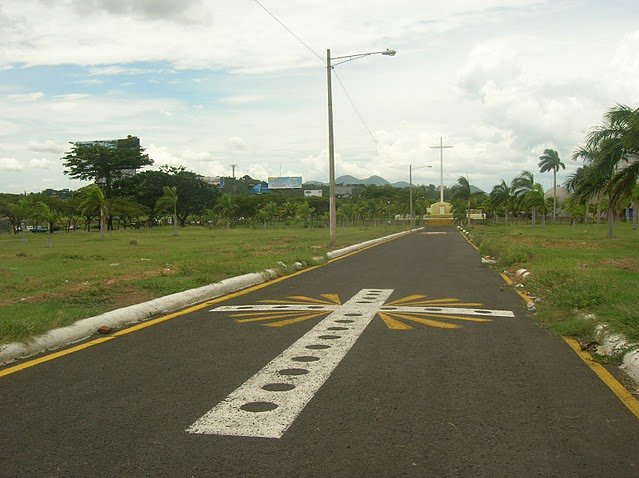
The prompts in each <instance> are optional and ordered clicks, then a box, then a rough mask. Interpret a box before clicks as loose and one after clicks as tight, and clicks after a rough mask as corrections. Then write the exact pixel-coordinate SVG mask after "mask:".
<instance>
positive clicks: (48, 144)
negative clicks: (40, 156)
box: [29, 139, 69, 154]
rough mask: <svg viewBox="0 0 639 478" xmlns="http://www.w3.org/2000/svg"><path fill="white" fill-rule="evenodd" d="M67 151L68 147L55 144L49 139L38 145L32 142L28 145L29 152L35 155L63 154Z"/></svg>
mask: <svg viewBox="0 0 639 478" xmlns="http://www.w3.org/2000/svg"><path fill="white" fill-rule="evenodd" d="M68 149H69V147H68V145H65V144H60V143H56V142H55V141H51V140H50V139H49V140H47V141H45V142H43V143H38V142H35V141H32V142H30V143H29V150H31V151H35V152H37V153H54V154H58V153H64V152H65V151H67V150H68Z"/></svg>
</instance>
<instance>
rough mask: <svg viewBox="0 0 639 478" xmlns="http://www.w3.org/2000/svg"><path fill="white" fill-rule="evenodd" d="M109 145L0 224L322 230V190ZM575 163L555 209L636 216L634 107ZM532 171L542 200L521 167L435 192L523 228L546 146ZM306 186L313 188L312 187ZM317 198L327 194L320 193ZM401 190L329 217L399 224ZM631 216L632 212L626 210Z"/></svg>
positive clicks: (357, 191) (85, 151)
mask: <svg viewBox="0 0 639 478" xmlns="http://www.w3.org/2000/svg"><path fill="white" fill-rule="evenodd" d="M112 143H113V144H108V145H105V144H101V143H98V142H93V143H76V144H74V145H73V148H72V149H71V151H69V152H68V153H67V154H66V155H65V156H64V157H63V158H62V160H63V161H64V166H65V173H66V174H68V175H69V176H70V177H72V178H75V179H81V180H89V181H92V182H93V183H94V184H92V185H90V186H87V187H85V188H82V189H80V190H78V191H75V192H68V193H69V194H67V195H64V196H62V195H58V196H60V197H55V192H53V191H48V194H47V192H45V193H41V194H31V195H29V196H26V197H25V196H18V195H6V194H5V195H2V194H0V218H2V217H6V218H8V220H9V222H10V224H11V227H12V229H13V231H14V232H16V233H17V232H19V231H20V230H24V226H26V223H27V222H30V223H31V224H32V225H34V224H46V225H47V227H48V230H49V231H53V229H54V228H56V227H62V228H65V229H67V230H72V229H75V228H76V227H77V225H78V224H79V223H83V226H84V227H85V228H86V229H87V230H88V229H90V228H91V224H92V222H93V221H95V220H96V219H97V220H98V221H99V225H100V230H101V232H102V234H104V231H105V230H107V229H113V228H114V227H125V228H126V227H141V226H143V225H145V226H154V225H157V224H160V223H167V222H172V223H173V225H174V228H175V233H176V234H177V226H178V224H179V225H180V226H182V227H184V226H185V225H186V224H188V223H196V224H201V225H209V226H212V225H217V224H223V225H225V226H226V227H230V226H232V225H234V224H238V223H243V224H251V225H256V224H263V225H264V226H268V225H269V224H271V223H274V222H283V223H285V224H289V223H291V222H295V221H303V222H304V224H305V225H311V226H312V225H316V224H323V223H324V222H326V221H327V216H328V199H327V198H326V194H324V197H320V198H316V197H313V198H304V197H303V196H302V195H301V191H299V190H298V191H293V192H288V193H287V192H279V191H273V192H270V193H269V194H268V195H252V194H248V191H249V190H250V188H251V186H252V185H254V184H257V183H259V182H260V181H259V180H254V179H252V178H250V177H248V176H245V177H244V178H240V179H239V180H235V179H234V178H233V179H231V178H229V180H228V181H227V187H226V188H225V189H221V188H220V187H219V186H216V185H212V184H209V183H208V182H207V181H206V180H205V179H204V178H203V177H202V176H200V175H198V174H196V173H194V172H192V171H187V170H186V169H185V168H183V167H178V168H176V167H169V166H163V167H161V168H160V169H159V170H157V171H143V172H138V170H139V169H141V168H142V167H144V166H149V165H151V164H153V160H152V159H151V158H149V157H148V155H147V154H146V153H145V151H144V149H143V148H141V147H140V146H139V140H138V139H137V138H135V137H132V136H129V137H127V139H125V140H118V141H117V142H112ZM573 159H575V160H577V159H581V160H583V162H584V165H583V166H582V167H580V168H579V169H578V170H577V172H576V173H575V174H573V175H571V176H570V177H569V179H568V180H567V181H566V182H565V184H564V185H565V186H566V187H567V189H568V190H569V191H570V192H571V193H572V198H571V199H570V200H567V201H564V203H563V204H562V209H563V210H564V211H566V212H568V213H569V214H570V215H571V216H572V217H583V219H584V220H587V218H588V215H589V213H595V210H596V213H597V214H596V215H597V217H599V211H600V210H604V211H606V214H607V217H608V221H609V225H610V227H609V236H610V237H613V236H614V220H615V216H616V215H617V214H618V213H619V211H620V210H621V209H623V208H624V207H626V206H627V205H628V204H629V203H632V205H633V211H636V203H637V200H638V195H639V191H638V189H639V188H638V187H637V179H638V176H639V109H635V110H633V109H631V108H629V107H628V106H623V105H617V106H616V107H614V108H611V109H610V110H609V111H608V112H607V113H606V114H605V116H604V121H603V122H602V124H601V125H599V126H597V127H595V128H594V129H593V130H592V132H591V133H590V134H589V135H588V137H587V138H586V142H585V145H584V146H582V147H580V148H579V149H578V150H577V151H576V152H575V153H574V155H573ZM539 168H540V172H542V173H545V172H550V171H552V172H553V191H554V192H553V197H552V198H551V199H546V198H545V195H544V191H543V188H542V185H541V184H540V183H537V182H536V181H535V178H534V175H533V173H532V172H531V171H523V172H522V173H521V174H520V175H519V176H517V177H516V178H514V179H513V180H512V181H511V182H510V183H507V182H506V181H505V180H503V179H502V180H501V182H500V183H499V184H497V185H496V186H494V187H493V189H492V191H491V193H490V194H485V193H483V192H481V191H478V190H477V188H473V187H472V186H471V184H470V183H469V181H468V178H465V177H460V178H459V179H458V181H457V184H456V185H454V186H453V187H452V188H450V189H449V188H445V190H444V199H445V200H447V201H449V202H452V204H453V212H454V215H455V217H456V218H457V219H458V220H459V221H464V220H466V221H470V211H471V210H472V209H481V210H483V211H484V212H485V213H487V215H488V217H489V218H494V219H495V220H497V219H498V218H499V217H503V218H504V222H506V223H507V222H508V221H509V218H515V219H518V218H521V217H525V218H530V221H531V223H532V224H533V225H535V224H536V223H537V217H538V214H541V223H542V224H544V223H545V220H546V217H547V215H548V214H549V212H550V211H552V220H553V221H555V220H556V217H557V213H556V211H557V207H558V202H557V194H556V190H557V181H556V175H557V172H558V171H559V170H560V169H563V168H565V165H564V164H563V162H562V161H561V159H560V158H559V155H558V153H557V152H556V151H555V150H552V149H546V150H545V151H544V153H543V154H542V155H541V156H540V157H539ZM313 188H314V189H315V188H317V186H314V187H313ZM323 189H324V190H325V193H326V192H327V191H326V189H327V188H323ZM409 196H410V194H409V191H408V189H407V188H404V189H398V188H393V187H391V186H364V185H359V186H354V187H353V193H352V195H351V196H350V197H347V198H338V201H337V214H338V218H339V220H340V221H341V222H342V223H343V224H355V223H369V224H379V223H381V222H387V221H393V220H395V219H396V218H397V217H400V218H402V219H407V218H408V214H409V210H410V204H409ZM413 197H414V198H415V200H414V213H415V216H416V217H417V218H418V221H420V220H421V218H423V217H424V216H425V215H426V210H427V208H428V207H429V206H430V205H431V204H432V203H433V202H436V201H437V200H438V199H439V191H438V189H437V187H435V186H434V185H432V184H431V185H429V186H418V187H414V188H413ZM635 216H636V213H635Z"/></svg>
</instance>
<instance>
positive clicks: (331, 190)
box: [326, 49, 337, 247]
mask: <svg viewBox="0 0 639 478" xmlns="http://www.w3.org/2000/svg"><path fill="white" fill-rule="evenodd" d="M332 68H333V67H332V66H331V50H330V49H327V50H326V81H327V85H328V216H329V217H328V224H329V230H330V246H331V247H335V242H336V240H337V210H336V208H335V143H334V140H333V88H332V81H331V79H332V78H331V77H332V73H331V70H332Z"/></svg>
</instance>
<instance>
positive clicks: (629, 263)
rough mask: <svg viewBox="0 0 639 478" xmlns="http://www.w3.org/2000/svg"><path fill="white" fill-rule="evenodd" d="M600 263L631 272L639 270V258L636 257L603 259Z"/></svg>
mask: <svg viewBox="0 0 639 478" xmlns="http://www.w3.org/2000/svg"><path fill="white" fill-rule="evenodd" d="M597 264H598V265H602V266H604V267H611V268H613V269H623V270H626V271H631V272H639V259H637V258H634V257H624V258H623V259H612V258H608V259H601V260H600V261H597Z"/></svg>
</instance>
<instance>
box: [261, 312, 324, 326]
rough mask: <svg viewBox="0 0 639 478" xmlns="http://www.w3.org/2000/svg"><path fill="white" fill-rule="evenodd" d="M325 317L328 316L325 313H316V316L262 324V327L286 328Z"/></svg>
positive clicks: (303, 316) (309, 315) (310, 315)
mask: <svg viewBox="0 0 639 478" xmlns="http://www.w3.org/2000/svg"><path fill="white" fill-rule="evenodd" d="M323 315H326V313H325V312H324V313H319V314H318V313H314V314H307V315H301V316H299V317H296V318H294V319H287V320H280V321H279V322H271V323H270V324H262V325H263V326H265V327H286V326H287V325H291V324H297V323H298V322H304V321H305V320H310V319H316V318H318V317H321V316H323Z"/></svg>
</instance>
